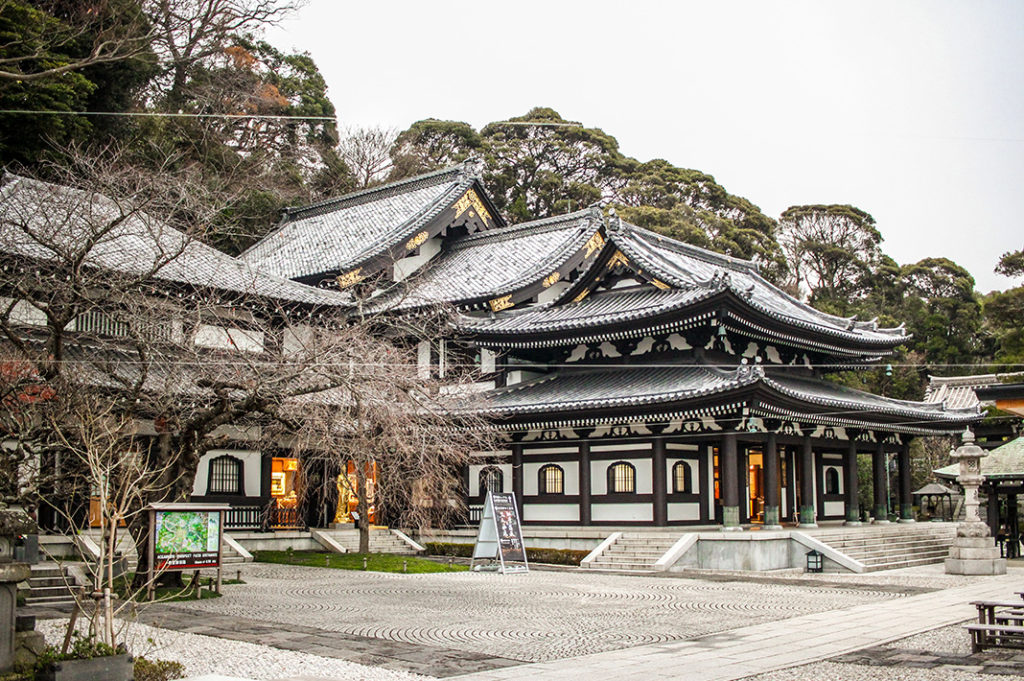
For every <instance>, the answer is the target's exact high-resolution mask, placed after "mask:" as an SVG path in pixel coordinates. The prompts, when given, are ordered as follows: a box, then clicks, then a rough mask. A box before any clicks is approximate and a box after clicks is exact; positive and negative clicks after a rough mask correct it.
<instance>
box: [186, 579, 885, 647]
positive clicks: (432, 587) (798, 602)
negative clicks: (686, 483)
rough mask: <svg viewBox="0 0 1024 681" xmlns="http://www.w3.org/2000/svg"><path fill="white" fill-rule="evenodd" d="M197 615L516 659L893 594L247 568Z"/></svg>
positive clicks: (816, 586) (198, 607)
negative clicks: (238, 580) (240, 579)
mask: <svg viewBox="0 0 1024 681" xmlns="http://www.w3.org/2000/svg"><path fill="white" fill-rule="evenodd" d="M243 578H244V579H245V581H246V584H244V585H237V586H226V587H225V589H224V597H223V598H219V599H212V600H206V601H187V602H182V603H178V604H176V605H178V606H180V607H182V608H187V609H189V610H193V611H195V612H209V613H211V614H214V613H215V614H218V615H231V616H234V617H239V618H249V619H255V620H259V621H261V622H270V623H276V624H280V626H281V627H282V628H287V627H288V626H289V624H292V625H303V626H311V627H318V628H321V629H325V630H329V631H334V632H341V633H345V634H351V635H355V636H365V637H370V638H374V639H380V640H386V641H400V642H404V643H410V644H417V645H424V646H436V647H440V648H445V649H449V650H461V651H467V652H474V653H486V654H488V655H494V656H500V657H503V658H508V659H512V660H519V661H523V662H536V661H545V660H555V659H561V658H566V657H572V656H576V655H584V654H588V653H595V652H603V651H609V650H617V649H622V648H629V647H633V646H639V645H646V644H652V643H661V642H665V641H676V640H681V639H685V638H691V637H694V636H700V635H703V634H709V633H714V632H719V631H724V630H727V629H732V628H735V627H739V626H746V625H750V624H757V623H760V622H770V621H775V620H781V619H787V618H790V617H796V616H799V615H805V614H810V613H814V612H822V611H826V610H833V609H837V608H846V607H850V606H854V605H860V604H863V603H871V602H878V601H882V600H888V599H892V598H899V597H901V594H900V593H899V592H898V591H895V590H892V589H876V588H873V587H871V586H865V587H859V588H849V587H847V586H844V585H835V584H829V583H825V582H820V581H818V582H815V581H807V582H806V583H804V582H801V583H797V584H792V583H782V584H779V583H772V582H761V581H739V580H736V581H719V580H715V581H708V580H702V579H686V578H674V579H664V578H657V577H639V576H638V577H624V576H622V575H606V574H591V573H586V572H572V573H567V572H540V571H536V572H530V573H529V574H525V575H498V574H494V573H473V572H458V573H438V574H422V575H402V574H385V573H374V572H360V571H347V570H327V569H322V568H304V567H292V566H281V565H270V564H260V563H257V564H252V565H250V566H248V567H247V568H245V569H243Z"/></svg>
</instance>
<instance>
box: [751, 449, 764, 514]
mask: <svg viewBox="0 0 1024 681" xmlns="http://www.w3.org/2000/svg"><path fill="white" fill-rule="evenodd" d="M764 484H765V480H764V455H763V454H762V453H761V452H760V451H758V450H755V449H751V450H749V451H748V452H747V517H748V518H749V519H750V522H752V523H764Z"/></svg>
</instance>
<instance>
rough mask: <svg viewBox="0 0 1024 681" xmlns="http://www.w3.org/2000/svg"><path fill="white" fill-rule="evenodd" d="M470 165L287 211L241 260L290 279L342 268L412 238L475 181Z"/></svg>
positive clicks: (339, 270) (349, 266)
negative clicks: (275, 226) (276, 225)
mask: <svg viewBox="0 0 1024 681" xmlns="http://www.w3.org/2000/svg"><path fill="white" fill-rule="evenodd" d="M474 179H475V175H474V172H473V171H472V169H471V167H470V166H469V164H462V165H458V166H454V167H451V168H445V169H443V170H438V171H435V172H432V173H427V174H425V175H419V176H417V177H412V178H409V179H407V180H402V181H400V182H393V183H391V184H386V185H383V186H380V187H374V188H373V189H367V190H365V191H361V192H356V193H354V194H347V195H345V196H341V197H338V198H335V199H330V200H328V201H323V202H320V203H316V204H313V205H310V206H305V207H301V208H290V209H287V210H286V211H285V214H284V216H283V218H282V220H281V223H280V225H278V227H277V229H275V230H274V231H273V232H271V233H270V234H268V235H267V236H265V237H264V238H263V239H261V240H260V241H259V242H257V243H256V244H255V245H253V246H252V247H250V248H249V249H248V250H246V251H245V252H244V253H242V255H241V256H240V258H241V259H242V260H244V261H245V262H247V263H249V264H250V265H252V266H253V267H255V268H257V269H259V270H260V271H262V272H269V273H271V274H275V275H277V276H280V277H285V278H288V279H298V278H302V277H310V276H313V275H317V274H324V273H329V272H342V271H345V270H348V269H351V268H352V267H354V266H356V265H358V264H359V263H361V262H363V261H365V260H367V259H368V258H371V257H373V256H376V255H379V254H380V253H383V252H385V251H386V250H387V249H388V248H390V247H391V246H393V245H394V244H395V243H398V242H399V241H401V240H403V239H405V238H408V236H407V234H408V233H409V232H411V231H415V230H416V229H417V226H418V225H423V224H426V223H427V222H429V221H430V220H431V219H433V218H434V217H436V216H437V215H438V214H439V213H440V212H441V211H442V210H444V209H445V208H446V207H447V206H449V205H450V204H451V203H452V202H453V201H455V200H456V199H458V198H459V196H461V195H462V194H463V193H464V192H466V191H467V190H468V189H469V188H470V187H471V186H472V185H473V182H474Z"/></svg>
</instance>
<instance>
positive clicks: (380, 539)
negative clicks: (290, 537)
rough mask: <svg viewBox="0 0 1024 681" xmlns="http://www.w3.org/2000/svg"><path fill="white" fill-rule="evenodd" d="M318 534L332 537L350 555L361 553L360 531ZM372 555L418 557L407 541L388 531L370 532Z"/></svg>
mask: <svg viewBox="0 0 1024 681" xmlns="http://www.w3.org/2000/svg"><path fill="white" fill-rule="evenodd" d="M317 532H318V533H320V534H323V535H326V536H328V537H330V539H332V540H333V541H335V542H336V543H338V544H339V545H341V546H342V547H343V548H344V549H345V551H347V552H348V553H356V552H358V551H359V531H358V530H354V529H353V530H349V529H344V530H337V529H332V530H317ZM370 553H393V554H399V555H408V556H412V555H416V553H417V551H416V549H414V548H413V547H412V546H410V545H409V544H407V543H406V542H405V541H403V540H402V539H400V538H399V537H397V536H395V535H394V534H393V533H392V532H391V531H390V530H388V529H379V530H376V529H375V530H371V531H370Z"/></svg>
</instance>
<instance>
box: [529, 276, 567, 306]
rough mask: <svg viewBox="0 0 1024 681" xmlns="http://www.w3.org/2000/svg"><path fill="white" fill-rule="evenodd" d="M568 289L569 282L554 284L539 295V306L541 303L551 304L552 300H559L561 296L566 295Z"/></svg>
mask: <svg viewBox="0 0 1024 681" xmlns="http://www.w3.org/2000/svg"><path fill="white" fill-rule="evenodd" d="M568 288H569V282H567V281H558V282H555V283H554V284H552V285H551V286H549V287H548V288H546V289H544V290H543V291H541V292H540V293H539V294H538V295H537V304H538V305H539V304H541V303H548V302H551V301H552V300H555V299H557V298H558V297H559V296H561V295H562V294H563V293H565V291H566V289H568Z"/></svg>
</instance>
